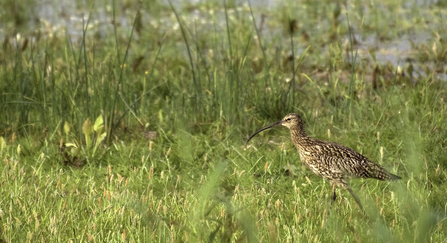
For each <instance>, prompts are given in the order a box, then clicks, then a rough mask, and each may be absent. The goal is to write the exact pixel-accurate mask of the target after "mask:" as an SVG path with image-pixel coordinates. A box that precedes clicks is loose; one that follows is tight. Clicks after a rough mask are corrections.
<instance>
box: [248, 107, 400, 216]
mask: <svg viewBox="0 0 447 243" xmlns="http://www.w3.org/2000/svg"><path fill="white" fill-rule="evenodd" d="M281 125H282V126H285V127H287V128H289V130H290V135H291V137H292V142H293V143H294V144H295V147H296V149H297V150H298V153H299V155H300V160H301V162H302V163H303V164H304V165H305V166H306V167H307V168H309V169H310V170H311V171H312V172H313V173H314V174H316V175H317V176H320V177H322V178H324V179H326V180H328V181H329V183H330V184H331V187H332V196H331V205H332V204H333V203H334V201H335V199H336V198H337V195H336V193H335V188H336V186H338V187H342V188H343V189H346V190H347V191H348V192H349V193H350V194H351V195H352V197H354V200H355V201H356V203H357V204H358V205H359V207H360V209H361V210H362V212H363V213H365V211H364V209H363V206H362V203H361V202H360V199H359V198H358V197H357V195H355V193H354V192H353V191H352V189H351V187H350V186H349V180H350V179H353V178H365V179H367V178H373V179H378V180H381V181H395V180H399V179H402V177H400V176H398V175H395V174H392V173H390V172H388V171H387V170H385V169H384V168H383V167H382V166H380V165H379V164H377V163H374V162H373V161H371V160H369V159H368V158H366V157H365V156H363V155H361V154H360V153H358V152H356V151H354V150H352V149H350V148H348V147H345V146H343V145H340V144H337V143H332V142H328V141H323V140H320V139H316V138H313V137H309V136H308V135H307V133H306V131H305V130H304V123H303V120H302V119H301V117H300V116H299V115H298V114H296V113H290V114H288V115H286V116H285V117H284V118H283V119H282V120H281V121H279V122H276V123H273V124H271V125H268V126H266V127H263V128H261V129H259V130H258V131H256V132H255V133H253V135H251V136H250V137H249V138H248V140H247V143H248V142H249V141H250V140H251V139H252V138H253V137H254V136H256V134H258V133H260V132H262V131H264V130H267V129H270V128H273V127H276V126H281ZM365 214H366V213H365Z"/></svg>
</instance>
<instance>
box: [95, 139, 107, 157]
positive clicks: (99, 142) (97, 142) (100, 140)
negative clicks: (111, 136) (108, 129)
mask: <svg viewBox="0 0 447 243" xmlns="http://www.w3.org/2000/svg"><path fill="white" fill-rule="evenodd" d="M106 136H107V133H103V134H101V136H99V137H98V138H97V139H96V144H95V148H94V149H93V156H94V155H95V152H96V150H97V149H98V147H99V145H100V144H101V142H102V141H103V140H104V139H105V138H106Z"/></svg>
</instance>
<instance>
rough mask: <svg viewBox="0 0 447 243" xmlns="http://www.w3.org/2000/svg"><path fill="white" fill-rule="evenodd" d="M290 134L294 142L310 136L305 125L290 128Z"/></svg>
mask: <svg viewBox="0 0 447 243" xmlns="http://www.w3.org/2000/svg"><path fill="white" fill-rule="evenodd" d="M290 135H291V136H292V140H293V142H299V141H302V140H306V139H307V138H308V136H307V134H306V131H305V130H304V128H303V127H296V128H293V129H290Z"/></svg>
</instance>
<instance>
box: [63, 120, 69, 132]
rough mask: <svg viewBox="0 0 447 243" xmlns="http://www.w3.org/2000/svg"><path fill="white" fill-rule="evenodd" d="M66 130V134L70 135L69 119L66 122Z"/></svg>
mask: <svg viewBox="0 0 447 243" xmlns="http://www.w3.org/2000/svg"><path fill="white" fill-rule="evenodd" d="M64 132H65V135H68V134H69V133H70V125H68V122H67V121H65V124H64Z"/></svg>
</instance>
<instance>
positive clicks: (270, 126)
mask: <svg viewBox="0 0 447 243" xmlns="http://www.w3.org/2000/svg"><path fill="white" fill-rule="evenodd" d="M281 124H282V121H279V122H277V123H273V124H272V125H268V126H266V127H263V128H261V129H259V130H258V131H256V132H255V133H253V135H251V136H250V137H249V138H248V140H247V143H248V142H250V140H251V139H252V138H253V137H254V136H256V134H258V133H260V132H262V131H264V130H267V129H269V128H272V127H276V126H279V125H281Z"/></svg>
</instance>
